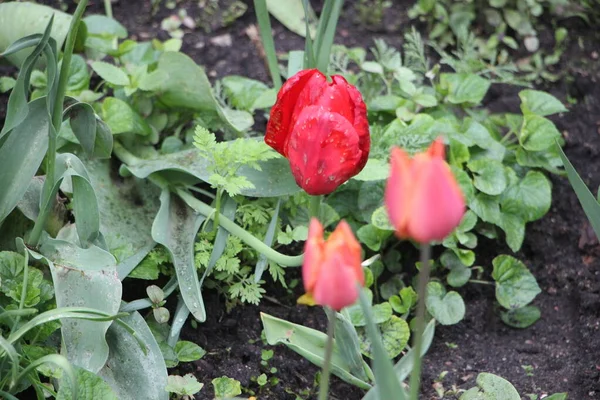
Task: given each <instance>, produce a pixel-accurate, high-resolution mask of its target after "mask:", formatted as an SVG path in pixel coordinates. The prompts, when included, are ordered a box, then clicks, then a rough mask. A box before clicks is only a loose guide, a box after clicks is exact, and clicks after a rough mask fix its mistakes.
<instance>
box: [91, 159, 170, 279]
mask: <svg viewBox="0 0 600 400" xmlns="http://www.w3.org/2000/svg"><path fill="white" fill-rule="evenodd" d="M84 164H85V167H86V169H87V171H88V176H89V178H90V182H91V183H92V186H93V187H94V188H95V192H96V198H97V201H98V210H99V212H100V215H101V218H100V231H101V232H102V234H103V236H104V239H105V241H106V244H107V246H108V249H109V251H110V252H111V253H112V254H113V255H115V257H116V258H117V261H118V265H117V273H118V275H119V279H120V280H123V279H125V277H126V276H127V275H128V274H129V272H130V271H131V270H132V269H133V268H134V267H135V266H136V265H138V264H139V263H140V261H141V260H142V259H143V258H144V257H145V256H146V254H148V252H149V251H150V250H151V249H152V248H153V247H154V245H155V242H154V240H153V239H152V234H151V230H152V222H153V221H154V217H155V216H156V213H157V212H158V209H159V207H160V202H159V200H158V198H159V195H160V190H159V189H158V188H157V187H156V185H154V184H153V183H151V182H149V181H147V180H142V179H137V178H135V177H126V178H123V177H118V176H114V175H113V174H112V170H111V163H110V161H107V160H84ZM131 232H135V234H134V235H133V234H131ZM138 273H141V271H138ZM156 273H158V271H156ZM156 278H157V277H156ZM156 278H154V279H156Z"/></svg>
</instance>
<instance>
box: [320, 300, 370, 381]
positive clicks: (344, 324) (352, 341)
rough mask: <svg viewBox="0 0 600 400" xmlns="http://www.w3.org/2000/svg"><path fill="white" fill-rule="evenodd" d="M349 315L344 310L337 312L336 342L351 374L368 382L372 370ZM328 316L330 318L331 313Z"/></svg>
mask: <svg viewBox="0 0 600 400" xmlns="http://www.w3.org/2000/svg"><path fill="white" fill-rule="evenodd" d="M347 315H348V313H346V312H345V311H344V310H342V311H341V312H338V313H335V316H336V318H335V343H336V344H337V346H338V348H339V350H340V355H341V357H342V358H343V360H344V361H345V362H346V364H348V371H349V372H350V374H352V375H354V376H356V377H357V378H359V379H361V380H363V381H365V382H368V381H369V376H372V371H371V370H370V369H369V368H368V366H366V364H365V363H364V361H363V358H362V353H361V351H360V340H359V337H358V334H357V332H356V328H354V325H352V323H351V322H350V320H349V318H347V317H346V316H347ZM327 317H328V319H329V320H330V318H329V314H328V315H327ZM330 322H331V320H330Z"/></svg>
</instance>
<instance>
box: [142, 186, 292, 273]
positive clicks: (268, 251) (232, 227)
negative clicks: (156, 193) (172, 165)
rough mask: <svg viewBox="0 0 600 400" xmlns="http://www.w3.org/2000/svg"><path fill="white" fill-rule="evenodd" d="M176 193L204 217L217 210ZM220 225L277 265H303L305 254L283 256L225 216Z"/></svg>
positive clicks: (188, 195) (221, 218)
mask: <svg viewBox="0 0 600 400" xmlns="http://www.w3.org/2000/svg"><path fill="white" fill-rule="evenodd" d="M150 180H152V181H156V182H155V183H157V184H158V185H159V186H161V185H163V184H165V183H166V182H160V181H161V180H163V178H161V177H159V176H156V175H153V176H151V177H150ZM174 192H175V193H176V194H177V195H178V196H179V197H181V199H182V200H183V201H185V202H186V203H187V204H188V205H189V206H190V207H192V208H193V209H194V210H196V211H197V212H199V213H200V214H202V215H206V216H209V215H214V212H215V209H214V208H212V207H211V206H209V205H208V204H206V203H204V202H203V201H201V200H198V199H197V198H195V197H194V196H192V195H191V194H190V193H188V192H187V191H186V190H184V189H181V188H175V189H174ZM219 225H220V226H222V227H223V228H225V229H226V230H227V231H228V232H229V233H231V234H232V235H234V236H237V237H239V238H240V239H241V240H242V242H244V243H246V244H247V245H248V246H250V247H252V248H253V249H254V250H256V251H258V252H259V253H261V254H263V255H264V256H265V257H267V258H268V259H269V260H272V261H275V262H276V263H277V264H280V265H283V266H286V267H298V266H300V265H302V260H303V259H304V254H300V255H298V256H287V255H285V254H281V253H280V252H278V251H276V250H273V249H272V248H271V247H270V246H268V245H266V244H265V243H264V242H263V241H262V240H260V239H259V238H257V237H256V236H254V235H252V234H251V233H250V232H248V231H247V230H245V229H244V228H242V227H241V226H239V225H238V224H236V223H235V222H233V221H232V220H230V219H229V218H227V217H226V216H224V215H221V217H220V218H219Z"/></svg>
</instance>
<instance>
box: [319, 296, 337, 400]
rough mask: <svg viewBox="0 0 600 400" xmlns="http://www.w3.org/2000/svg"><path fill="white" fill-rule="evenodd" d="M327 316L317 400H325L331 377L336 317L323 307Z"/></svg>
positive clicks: (332, 312) (330, 310)
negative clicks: (325, 338) (325, 339)
mask: <svg viewBox="0 0 600 400" xmlns="http://www.w3.org/2000/svg"><path fill="white" fill-rule="evenodd" d="M325 313H326V314H327V343H326V344H325V359H324V360H323V370H322V371H321V380H320V382H319V400H327V395H328V394H329V378H330V376H331V356H332V355H333V334H334V330H335V329H334V328H335V320H336V318H337V317H336V315H335V311H333V310H332V309H331V308H329V307H325Z"/></svg>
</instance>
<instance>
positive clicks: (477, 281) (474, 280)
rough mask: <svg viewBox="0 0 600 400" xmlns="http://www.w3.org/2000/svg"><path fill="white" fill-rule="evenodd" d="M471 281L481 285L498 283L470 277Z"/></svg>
mask: <svg viewBox="0 0 600 400" xmlns="http://www.w3.org/2000/svg"><path fill="white" fill-rule="evenodd" d="M469 282H470V283H478V284H480V285H490V286H496V284H495V283H494V282H489V281H481V280H479V279H469Z"/></svg>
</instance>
